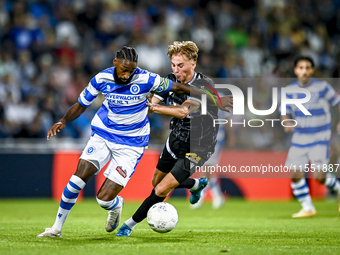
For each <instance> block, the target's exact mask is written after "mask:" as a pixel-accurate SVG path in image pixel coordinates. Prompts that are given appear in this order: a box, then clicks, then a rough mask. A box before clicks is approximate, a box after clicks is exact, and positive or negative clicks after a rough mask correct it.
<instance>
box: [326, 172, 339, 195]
mask: <svg viewBox="0 0 340 255" xmlns="http://www.w3.org/2000/svg"><path fill="white" fill-rule="evenodd" d="M325 186H327V187H329V188H330V189H331V190H334V191H337V193H338V194H339V193H340V182H339V180H338V179H337V178H336V177H335V175H334V174H331V173H327V174H326V181H325Z"/></svg>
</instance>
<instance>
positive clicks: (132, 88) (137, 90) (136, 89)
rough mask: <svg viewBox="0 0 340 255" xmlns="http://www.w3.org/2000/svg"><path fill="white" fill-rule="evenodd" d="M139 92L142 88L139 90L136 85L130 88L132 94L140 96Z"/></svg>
mask: <svg viewBox="0 0 340 255" xmlns="http://www.w3.org/2000/svg"><path fill="white" fill-rule="evenodd" d="M139 91H140V88H139V86H138V85H136V84H133V85H132V86H131V87H130V92H131V93H132V94H138V93H139Z"/></svg>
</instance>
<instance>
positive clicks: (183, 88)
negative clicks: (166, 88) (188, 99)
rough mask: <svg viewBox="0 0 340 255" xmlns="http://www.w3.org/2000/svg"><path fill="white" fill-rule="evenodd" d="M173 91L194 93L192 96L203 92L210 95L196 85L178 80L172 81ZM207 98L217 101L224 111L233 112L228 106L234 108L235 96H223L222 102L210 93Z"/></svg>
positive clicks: (198, 95)
mask: <svg viewBox="0 0 340 255" xmlns="http://www.w3.org/2000/svg"><path fill="white" fill-rule="evenodd" d="M171 91H174V92H176V93H178V94H187V95H192V96H197V97H200V96H201V95H202V94H206V95H208V94H207V93H206V92H205V91H203V90H201V89H199V88H197V87H196V86H193V85H189V84H183V83H178V82H172V88H171ZM207 99H208V100H209V101H211V102H216V104H217V107H218V108H219V109H220V110H222V111H227V112H231V111H230V109H228V108H227V107H230V108H233V97H232V96H224V97H221V102H222V104H221V102H220V100H219V99H218V98H217V97H216V96H214V99H215V101H214V100H213V99H212V98H211V97H210V95H208V96H207Z"/></svg>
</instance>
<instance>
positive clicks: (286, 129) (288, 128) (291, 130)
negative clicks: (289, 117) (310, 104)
mask: <svg viewBox="0 0 340 255" xmlns="http://www.w3.org/2000/svg"><path fill="white" fill-rule="evenodd" d="M286 123H288V125H290V126H293V125H294V122H293V121H286ZM294 129H295V127H283V131H285V132H286V133H292V132H294Z"/></svg>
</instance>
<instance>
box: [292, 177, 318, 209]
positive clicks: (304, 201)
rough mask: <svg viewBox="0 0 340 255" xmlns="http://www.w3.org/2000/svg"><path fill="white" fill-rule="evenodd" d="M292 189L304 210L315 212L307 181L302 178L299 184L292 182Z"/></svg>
mask: <svg viewBox="0 0 340 255" xmlns="http://www.w3.org/2000/svg"><path fill="white" fill-rule="evenodd" d="M291 187H292V189H293V194H294V196H295V197H296V199H297V200H298V201H299V202H300V203H301V205H302V208H303V209H304V210H305V211H313V210H315V207H314V205H313V203H312V198H311V196H310V194H309V187H308V185H307V183H306V179H305V178H302V179H301V180H300V181H298V182H292V183H291Z"/></svg>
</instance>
